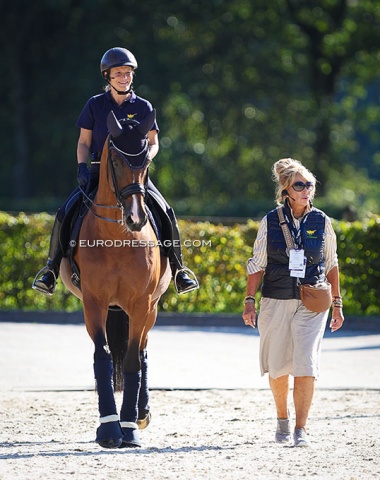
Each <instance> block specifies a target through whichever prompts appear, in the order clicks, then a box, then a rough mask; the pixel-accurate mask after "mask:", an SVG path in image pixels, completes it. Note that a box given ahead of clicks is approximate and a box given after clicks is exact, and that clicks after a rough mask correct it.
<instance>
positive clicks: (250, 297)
mask: <svg viewBox="0 0 380 480" xmlns="http://www.w3.org/2000/svg"><path fill="white" fill-rule="evenodd" d="M247 303H256V299H255V296H254V295H247V296H246V297H245V299H244V305H246V304H247Z"/></svg>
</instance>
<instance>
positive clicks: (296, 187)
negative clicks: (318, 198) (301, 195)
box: [292, 182, 314, 192]
mask: <svg viewBox="0 0 380 480" xmlns="http://www.w3.org/2000/svg"><path fill="white" fill-rule="evenodd" d="M292 187H293V189H294V190H295V191H296V192H302V190H304V189H305V188H307V189H308V190H312V189H313V188H314V183H313V182H306V183H303V182H295V183H293V185H292Z"/></svg>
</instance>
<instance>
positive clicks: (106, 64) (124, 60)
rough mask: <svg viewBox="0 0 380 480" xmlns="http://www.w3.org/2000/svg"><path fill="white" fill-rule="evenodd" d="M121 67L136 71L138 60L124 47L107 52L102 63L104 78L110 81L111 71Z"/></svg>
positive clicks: (101, 69)
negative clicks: (128, 67)
mask: <svg viewBox="0 0 380 480" xmlns="http://www.w3.org/2000/svg"><path fill="white" fill-rule="evenodd" d="M121 66H130V67H132V68H133V69H134V70H136V68H137V60H136V58H135V56H134V55H133V53H132V52H130V51H129V50H127V49H126V48H122V47H114V48H111V49H110V50H107V51H106V53H105V54H104V55H103V57H102V59H101V61H100V71H101V74H102V76H103V78H105V79H106V80H107V81H109V72H110V69H111V68H113V67H121Z"/></svg>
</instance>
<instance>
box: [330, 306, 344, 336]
mask: <svg viewBox="0 0 380 480" xmlns="http://www.w3.org/2000/svg"><path fill="white" fill-rule="evenodd" d="M343 322H344V316H343V311H342V308H341V307H340V308H337V307H334V308H333V311H332V317H331V321H330V328H331V331H332V332H335V331H336V330H339V329H340V327H341V326H342V325H343Z"/></svg>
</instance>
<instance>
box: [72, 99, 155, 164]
mask: <svg viewBox="0 0 380 480" xmlns="http://www.w3.org/2000/svg"><path fill="white" fill-rule="evenodd" d="M111 110H113V113H114V114H115V116H116V118H117V119H118V120H121V119H122V118H130V119H134V120H137V121H138V122H141V121H142V120H143V119H144V118H145V117H146V116H147V115H148V114H149V113H150V112H151V111H152V110H153V107H152V105H151V103H150V102H148V101H147V100H145V99H144V98H141V97H138V96H137V95H136V94H135V92H132V94H131V96H130V98H129V99H128V100H127V101H125V102H123V103H122V104H121V105H118V104H117V103H116V102H115V101H114V99H113V98H112V95H111V93H110V92H105V93H101V94H100V95H95V96H94V97H91V98H90V99H89V100H88V102H87V103H86V105H85V107H84V108H83V110H82V113H81V114H80V116H79V118H78V120H77V123H76V125H77V127H80V128H85V129H87V130H92V142H91V156H92V158H100V156H101V154H102V151H103V146H104V142H105V141H106V138H107V136H108V129H107V116H108V114H109V112H110V111H111ZM152 130H157V132H158V131H159V129H158V125H157V122H154V125H153V127H152Z"/></svg>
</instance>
